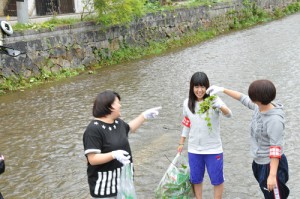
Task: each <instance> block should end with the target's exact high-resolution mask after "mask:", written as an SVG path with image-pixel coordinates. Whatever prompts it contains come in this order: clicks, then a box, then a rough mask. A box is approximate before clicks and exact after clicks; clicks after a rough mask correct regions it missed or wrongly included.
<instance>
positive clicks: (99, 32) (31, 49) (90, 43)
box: [0, 0, 293, 83]
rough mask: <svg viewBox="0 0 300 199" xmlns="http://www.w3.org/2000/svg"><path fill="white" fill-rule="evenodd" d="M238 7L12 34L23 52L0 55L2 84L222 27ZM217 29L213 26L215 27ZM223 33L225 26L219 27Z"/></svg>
mask: <svg viewBox="0 0 300 199" xmlns="http://www.w3.org/2000/svg"><path fill="white" fill-rule="evenodd" d="M292 2H293V0H259V1H258V2H257V5H258V6H260V7H262V8H264V9H273V8H275V7H282V6H285V5H287V4H289V3H292ZM242 8H243V3H242V0H235V1H233V2H230V3H218V4H216V5H213V6H211V7H209V6H200V7H197V8H190V9H187V8H186V9H178V10H175V11H166V12H162V13H156V14H148V15H146V16H144V17H143V18H141V19H139V20H137V21H135V22H133V23H132V24H131V25H130V26H129V27H125V26H113V27H110V28H108V29H104V28H103V27H101V26H100V25H96V24H95V23H92V22H84V23H79V24H76V25H71V26H61V27H57V28H55V29H54V30H51V31H50V30H48V29H44V30H39V31H36V30H27V31H25V32H15V33H14V34H13V35H12V36H10V37H5V38H4V42H3V43H4V45H5V46H11V47H13V48H15V49H18V50H21V51H25V52H26V54H24V55H20V56H18V57H9V56H7V55H4V54H0V83H1V79H2V80H3V79H4V78H9V77H16V78H19V77H25V78H29V77H32V76H37V75H40V74H41V71H43V70H47V71H51V72H58V71H59V70H61V69H63V68H78V67H88V66H91V65H94V64H97V63H99V61H101V59H103V58H105V57H107V56H110V53H111V52H112V51H115V50H118V49H119V48H121V47H122V46H123V45H128V46H140V45H147V43H148V42H149V41H161V40H166V39H168V38H174V37H175V38H176V37H179V38H180V37H181V36H182V35H184V34H185V33H187V32H190V31H192V30H197V29H199V28H204V29H205V28H207V27H210V26H211V25H212V21H214V23H216V21H217V23H218V27H220V28H222V24H223V25H226V26H228V24H226V19H227V18H226V17H225V15H226V13H227V12H228V11H232V10H237V11H238V10H240V9H242ZM215 19H217V20H215ZM214 25H216V24H214ZM224 28H225V27H224Z"/></svg>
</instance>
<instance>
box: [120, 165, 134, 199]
mask: <svg viewBox="0 0 300 199" xmlns="http://www.w3.org/2000/svg"><path fill="white" fill-rule="evenodd" d="M117 199H137V197H136V193H135V188H134V183H133V167H132V163H130V164H126V165H124V166H123V167H122V171H121V179H120V189H119V190H118V194H117Z"/></svg>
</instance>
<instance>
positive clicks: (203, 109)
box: [197, 95, 217, 131]
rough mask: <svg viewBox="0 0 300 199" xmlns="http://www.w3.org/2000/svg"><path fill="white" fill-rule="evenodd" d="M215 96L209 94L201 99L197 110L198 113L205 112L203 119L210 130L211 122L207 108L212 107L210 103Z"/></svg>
mask: <svg viewBox="0 0 300 199" xmlns="http://www.w3.org/2000/svg"><path fill="white" fill-rule="evenodd" d="M216 97H217V96H216V95H211V96H209V97H207V98H205V100H203V101H202V102H200V103H199V111H198V112H197V113H198V114H200V115H202V114H205V118H204V120H205V121H206V123H207V127H208V129H209V130H210V131H211V130H212V124H211V120H210V117H209V111H208V110H209V109H211V108H213V107H212V104H213V101H214V100H215V99H216Z"/></svg>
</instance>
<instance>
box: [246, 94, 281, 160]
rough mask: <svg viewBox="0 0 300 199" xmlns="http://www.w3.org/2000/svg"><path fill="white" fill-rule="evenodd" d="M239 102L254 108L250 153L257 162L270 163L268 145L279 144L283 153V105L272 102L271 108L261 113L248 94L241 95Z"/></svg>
mask: <svg viewBox="0 0 300 199" xmlns="http://www.w3.org/2000/svg"><path fill="white" fill-rule="evenodd" d="M240 102H241V103H242V104H243V105H244V106H246V107H248V108H249V109H251V110H254V113H253V115H252V121H251V123H250V132H251V155H252V156H253V159H254V161H255V162H256V163H257V164H268V163H270V157H269V154H270V146H280V147H281V154H283V143H284V128H285V125H284V112H283V110H282V109H283V106H282V105H281V104H278V103H272V104H273V105H274V108H273V109H271V110H269V111H267V112H263V113H261V112H260V111H259V108H258V106H257V105H256V104H255V103H253V102H252V101H251V99H250V98H249V96H247V95H242V96H241V99H240Z"/></svg>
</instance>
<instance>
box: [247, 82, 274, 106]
mask: <svg viewBox="0 0 300 199" xmlns="http://www.w3.org/2000/svg"><path fill="white" fill-rule="evenodd" d="M248 95H249V97H250V99H251V100H252V101H253V102H260V103H262V104H263V105H267V104H269V103H270V102H272V101H273V100H274V99H275V97H276V88H275V86H274V84H273V83H272V82H271V81H270V80H266V79H261V80H256V81H254V82H252V83H251V84H250V86H249V89H248Z"/></svg>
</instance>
